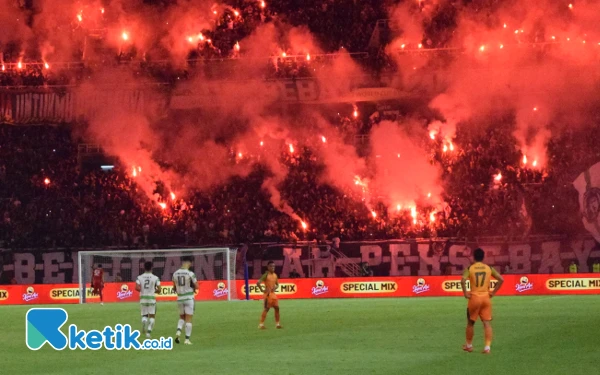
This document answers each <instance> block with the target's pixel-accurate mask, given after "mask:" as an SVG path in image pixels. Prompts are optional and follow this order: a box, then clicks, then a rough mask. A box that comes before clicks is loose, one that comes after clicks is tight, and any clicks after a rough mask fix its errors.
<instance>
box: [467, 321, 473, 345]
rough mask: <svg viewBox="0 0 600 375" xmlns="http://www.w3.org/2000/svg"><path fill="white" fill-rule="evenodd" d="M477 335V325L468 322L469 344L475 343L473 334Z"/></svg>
mask: <svg viewBox="0 0 600 375" xmlns="http://www.w3.org/2000/svg"><path fill="white" fill-rule="evenodd" d="M474 335H475V327H474V326H472V325H470V324H467V345H472V344H473V336H474Z"/></svg>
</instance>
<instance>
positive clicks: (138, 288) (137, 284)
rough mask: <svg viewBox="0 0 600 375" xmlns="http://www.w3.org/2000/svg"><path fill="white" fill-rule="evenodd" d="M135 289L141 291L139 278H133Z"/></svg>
mask: <svg viewBox="0 0 600 375" xmlns="http://www.w3.org/2000/svg"><path fill="white" fill-rule="evenodd" d="M135 290H137V291H138V292H141V291H142V283H141V282H140V279H139V278H138V279H136V280H135Z"/></svg>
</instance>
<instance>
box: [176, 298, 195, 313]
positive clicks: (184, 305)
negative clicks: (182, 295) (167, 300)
mask: <svg viewBox="0 0 600 375" xmlns="http://www.w3.org/2000/svg"><path fill="white" fill-rule="evenodd" d="M177 307H178V308H179V315H183V314H185V315H194V300H191V299H190V300H187V301H177Z"/></svg>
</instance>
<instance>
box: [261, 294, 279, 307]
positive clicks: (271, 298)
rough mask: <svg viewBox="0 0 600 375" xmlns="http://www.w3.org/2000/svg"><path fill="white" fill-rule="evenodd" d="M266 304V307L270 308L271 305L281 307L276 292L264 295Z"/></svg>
mask: <svg viewBox="0 0 600 375" xmlns="http://www.w3.org/2000/svg"><path fill="white" fill-rule="evenodd" d="M263 303H264V306H265V309H270V308H271V307H279V299H278V298H277V295H276V294H275V293H269V295H267V296H265V297H264V302H263Z"/></svg>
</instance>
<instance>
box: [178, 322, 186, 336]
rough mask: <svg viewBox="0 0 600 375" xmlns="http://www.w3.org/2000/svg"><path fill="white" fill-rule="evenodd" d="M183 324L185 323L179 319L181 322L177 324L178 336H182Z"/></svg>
mask: <svg viewBox="0 0 600 375" xmlns="http://www.w3.org/2000/svg"><path fill="white" fill-rule="evenodd" d="M183 323H185V322H184V321H183V319H179V321H178V322H177V336H179V335H181V329H182V328H183Z"/></svg>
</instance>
